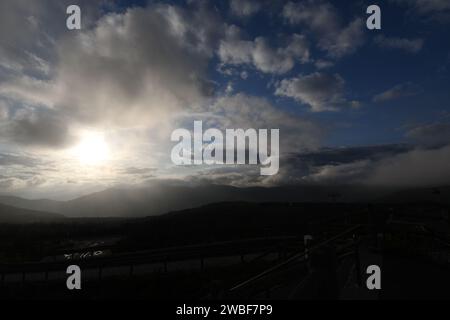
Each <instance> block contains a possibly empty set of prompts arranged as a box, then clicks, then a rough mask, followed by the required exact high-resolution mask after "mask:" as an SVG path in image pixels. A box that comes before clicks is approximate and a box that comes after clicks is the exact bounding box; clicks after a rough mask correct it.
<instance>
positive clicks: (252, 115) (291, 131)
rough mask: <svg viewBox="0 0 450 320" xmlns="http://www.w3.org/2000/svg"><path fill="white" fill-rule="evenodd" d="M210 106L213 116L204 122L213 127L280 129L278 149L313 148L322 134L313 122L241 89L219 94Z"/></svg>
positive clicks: (319, 140)
mask: <svg viewBox="0 0 450 320" xmlns="http://www.w3.org/2000/svg"><path fill="white" fill-rule="evenodd" d="M209 110H210V112H212V113H213V114H214V116H213V117H209V118H207V122H206V124H207V125H209V126H211V127H214V128H221V129H225V128H243V129H248V128H255V129H260V128H263V129H280V145H281V146H280V152H292V151H297V152H298V151H300V150H308V149H315V148H317V147H318V145H319V144H320V142H321V140H322V139H323V136H324V134H325V132H324V130H323V129H321V128H320V127H319V126H318V125H317V124H316V123H315V122H313V121H311V120H308V119H304V118H301V117H299V116H295V115H292V114H289V113H287V112H284V111H281V110H280V109H279V108H277V107H275V106H274V105H272V104H271V103H270V102H269V101H268V100H267V99H265V98H260V97H255V96H251V95H246V94H243V93H238V94H235V95H232V96H225V97H220V98H218V99H217V100H216V101H215V103H214V104H213V105H212V106H211V107H210V109H209Z"/></svg>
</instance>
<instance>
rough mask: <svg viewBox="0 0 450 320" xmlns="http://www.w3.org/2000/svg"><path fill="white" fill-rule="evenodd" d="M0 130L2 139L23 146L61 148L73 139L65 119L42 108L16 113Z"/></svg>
mask: <svg viewBox="0 0 450 320" xmlns="http://www.w3.org/2000/svg"><path fill="white" fill-rule="evenodd" d="M0 132H1V133H2V139H3V140H4V139H6V140H8V141H13V142H15V143H17V144H20V145H25V146H37V147H47V148H62V147H66V146H68V145H70V144H71V143H72V142H73V141H74V138H73V137H72V136H71V135H70V132H69V129H68V123H67V121H66V120H65V119H64V118H62V117H59V116H58V114H57V113H56V112H54V111H49V110H44V109H40V110H31V111H29V110H27V111H25V112H24V113H22V114H19V115H17V116H16V117H14V118H13V119H11V120H10V121H9V122H8V123H7V125H6V126H4V127H3V129H1V130H0Z"/></svg>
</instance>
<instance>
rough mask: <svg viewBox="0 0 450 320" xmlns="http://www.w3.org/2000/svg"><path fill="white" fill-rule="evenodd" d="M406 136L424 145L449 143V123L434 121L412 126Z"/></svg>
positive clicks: (432, 145)
mask: <svg viewBox="0 0 450 320" xmlns="http://www.w3.org/2000/svg"><path fill="white" fill-rule="evenodd" d="M406 136H407V137H408V138H410V139H412V140H413V141H415V142H417V143H419V144H421V145H424V146H431V147H436V146H442V145H446V144H450V123H449V122H436V123H429V124H423V125H420V126H417V127H414V128H412V129H410V130H408V131H407V132H406Z"/></svg>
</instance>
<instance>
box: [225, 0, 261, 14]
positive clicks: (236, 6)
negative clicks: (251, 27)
mask: <svg viewBox="0 0 450 320" xmlns="http://www.w3.org/2000/svg"><path fill="white" fill-rule="evenodd" d="M230 8H231V12H233V14H235V15H236V16H238V17H248V16H251V15H253V14H255V13H257V12H258V11H259V10H260V9H261V5H260V3H259V2H258V1H255V0H231V1H230Z"/></svg>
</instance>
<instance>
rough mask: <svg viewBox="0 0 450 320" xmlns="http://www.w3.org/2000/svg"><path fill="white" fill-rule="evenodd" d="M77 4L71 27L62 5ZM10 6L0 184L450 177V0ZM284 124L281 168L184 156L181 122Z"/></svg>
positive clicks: (6, 188) (0, 93) (70, 186)
mask: <svg viewBox="0 0 450 320" xmlns="http://www.w3.org/2000/svg"><path fill="white" fill-rule="evenodd" d="M71 4H77V5H78V6H79V7H80V8H81V26H82V27H81V30H68V29H67V27H66V19H67V17H68V15H67V14H66V8H67V7H68V6H69V5H71ZM371 4H374V3H373V2H371V1H345V2H344V1H319V0H317V1H313V0H303V1H281V0H279V1H264V0H263V1H256V0H240V1H236V0H223V1H201V0H189V1H163V2H158V1H109V0H101V1H100V0H99V1H88V0H80V1H72V0H71V1H66V0H61V1H59V0H58V1H57V0H39V1H32V2H30V1H24V0H2V1H1V2H0V194H11V195H19V196H23V197H28V198H51V199H70V198H74V197H77V196H80V195H83V194H88V193H91V192H94V191H99V190H102V189H106V188H110V187H115V186H141V185H145V184H147V183H154V182H155V181H156V182H157V181H165V180H167V181H181V182H183V183H195V184H199V183H200V184H207V183H214V184H226V185H233V186H239V187H246V186H267V187H270V186H279V185H296V184H306V185H308V184H314V185H317V184H323V185H329V184H335V185H344V184H345V185H347V184H355V185H359V184H361V185H377V186H400V187H422V186H439V185H448V184H449V183H450V161H449V160H450V90H449V89H450V85H449V84H450V81H449V80H450V42H449V40H448V39H450V1H448V0H429V1H427V0H388V1H379V2H376V4H377V5H379V6H380V8H381V17H382V20H381V23H382V25H381V26H382V28H381V30H369V29H367V27H366V19H367V18H368V16H369V15H367V14H366V8H367V7H368V6H369V5H371ZM195 120H202V121H203V123H204V126H205V127H211V128H219V129H221V130H224V129H226V128H245V129H246V128H256V129H258V128H266V129H271V128H278V129H280V152H281V155H280V170H279V172H278V174H276V175H273V176H261V175H260V174H259V167H256V166H251V165H240V166H230V165H224V166H206V165H205V166H183V167H180V166H175V165H174V164H173V163H172V161H171V159H170V153H171V149H172V147H173V146H174V143H173V142H172V141H170V136H171V132H172V131H173V130H174V129H176V128H188V129H191V128H192V127H193V121H195Z"/></svg>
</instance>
